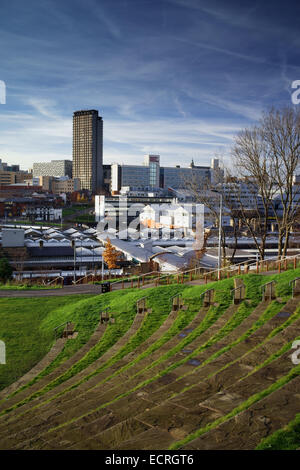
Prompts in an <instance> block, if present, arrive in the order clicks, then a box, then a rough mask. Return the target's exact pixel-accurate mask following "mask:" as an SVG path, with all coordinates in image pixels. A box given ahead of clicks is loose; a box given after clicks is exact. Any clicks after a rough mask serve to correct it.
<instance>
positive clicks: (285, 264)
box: [284, 259, 287, 271]
mask: <svg viewBox="0 0 300 470" xmlns="http://www.w3.org/2000/svg"><path fill="white" fill-rule="evenodd" d="M284 270H285V271H286V270H287V259H285V260H284Z"/></svg>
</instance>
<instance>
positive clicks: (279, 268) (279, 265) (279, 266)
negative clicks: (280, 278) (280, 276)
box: [278, 261, 281, 273]
mask: <svg viewBox="0 0 300 470" xmlns="http://www.w3.org/2000/svg"><path fill="white" fill-rule="evenodd" d="M280 271H281V261H279V263H278V272H279V273H280Z"/></svg>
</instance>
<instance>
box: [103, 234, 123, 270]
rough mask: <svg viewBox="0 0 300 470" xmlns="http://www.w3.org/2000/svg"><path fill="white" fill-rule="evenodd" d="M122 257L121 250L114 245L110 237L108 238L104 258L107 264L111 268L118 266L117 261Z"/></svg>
mask: <svg viewBox="0 0 300 470" xmlns="http://www.w3.org/2000/svg"><path fill="white" fill-rule="evenodd" d="M119 258H120V252H119V251H117V250H116V248H115V247H114V246H113V245H112V243H111V241H110V239H109V238H107V241H106V244H105V250H104V251H103V260H104V262H105V263H106V264H107V267H108V269H109V270H111V269H114V268H116V267H117V261H118V259H119Z"/></svg>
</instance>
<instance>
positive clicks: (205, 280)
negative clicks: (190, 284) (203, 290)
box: [204, 274, 207, 284]
mask: <svg viewBox="0 0 300 470" xmlns="http://www.w3.org/2000/svg"><path fill="white" fill-rule="evenodd" d="M204 283H205V284H207V276H206V274H204Z"/></svg>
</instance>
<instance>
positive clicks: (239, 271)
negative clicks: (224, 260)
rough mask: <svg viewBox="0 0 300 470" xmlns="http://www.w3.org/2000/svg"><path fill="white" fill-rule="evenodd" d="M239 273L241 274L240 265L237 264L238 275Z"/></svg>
mask: <svg viewBox="0 0 300 470" xmlns="http://www.w3.org/2000/svg"><path fill="white" fill-rule="evenodd" d="M240 274H241V266H240V265H239V267H238V275H240Z"/></svg>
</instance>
